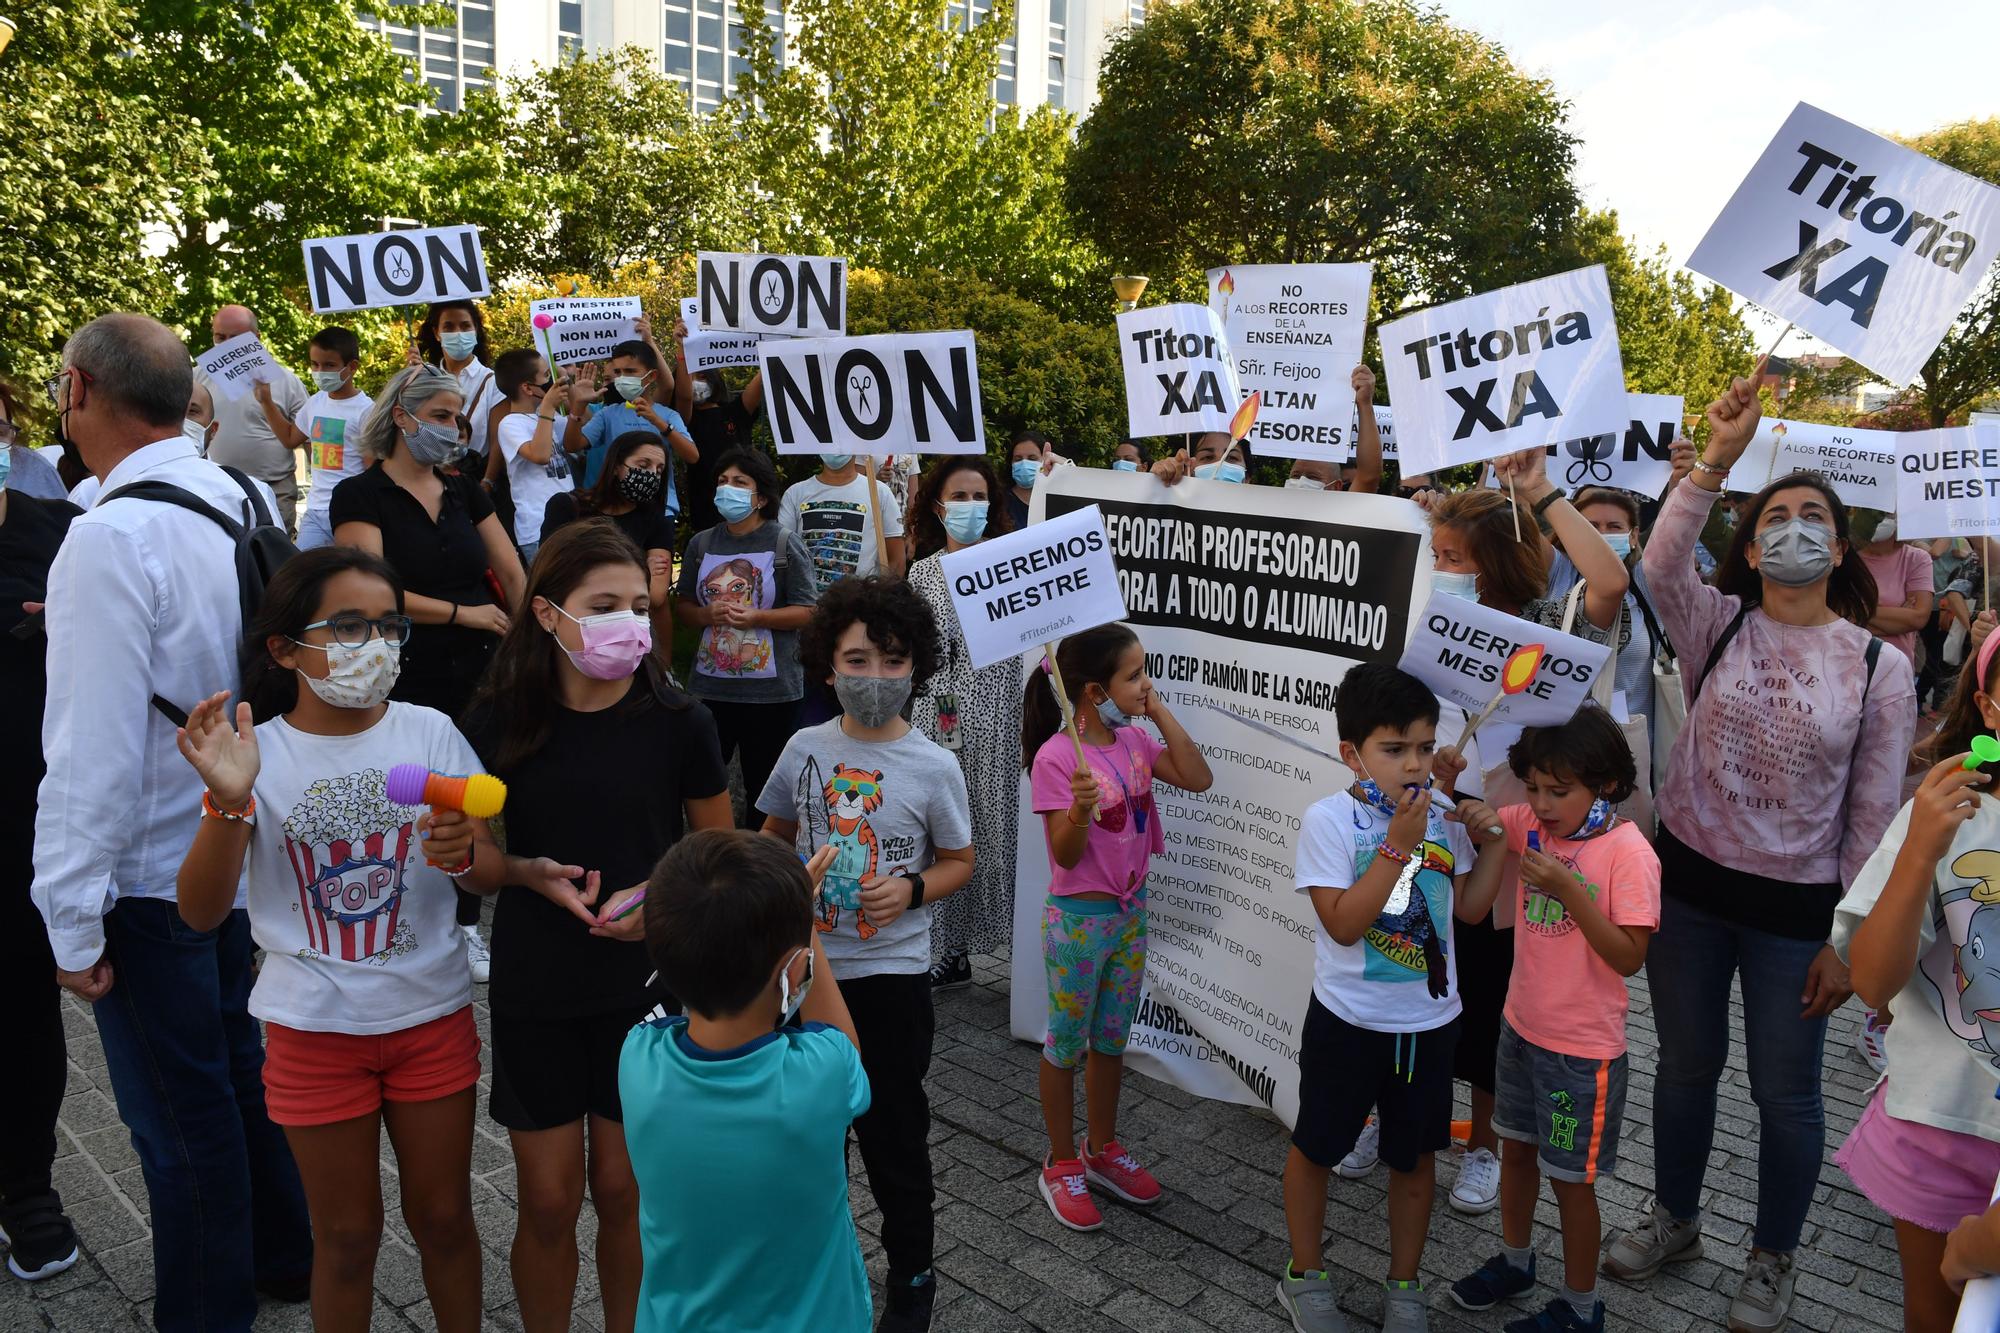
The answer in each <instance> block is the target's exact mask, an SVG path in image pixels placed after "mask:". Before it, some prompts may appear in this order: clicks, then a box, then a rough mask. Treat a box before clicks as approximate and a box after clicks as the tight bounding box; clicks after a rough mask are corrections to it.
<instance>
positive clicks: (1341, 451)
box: [1121, 264, 1374, 463]
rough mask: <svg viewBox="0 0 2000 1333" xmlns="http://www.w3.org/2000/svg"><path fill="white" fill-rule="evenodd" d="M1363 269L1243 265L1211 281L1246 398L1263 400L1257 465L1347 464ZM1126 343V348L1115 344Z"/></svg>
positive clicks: (1214, 306)
mask: <svg viewBox="0 0 2000 1333" xmlns="http://www.w3.org/2000/svg"><path fill="white" fill-rule="evenodd" d="M1373 274H1374V269H1373V267H1372V266H1371V265H1368V264H1239V265H1235V266H1233V267H1231V268H1212V269H1210V270H1209V271H1208V305H1209V308H1210V309H1211V310H1213V311H1215V313H1216V315H1217V316H1218V317H1219V318H1220V319H1221V320H1222V326H1223V328H1224V329H1226V330H1227V331H1228V333H1229V348H1230V350H1231V351H1232V352H1234V353H1235V354H1236V380H1237V384H1238V387H1239V388H1240V390H1241V391H1242V392H1243V393H1255V392H1260V391H1261V392H1262V393H1263V395H1264V396H1263V399H1262V405H1261V406H1260V408H1259V410H1258V412H1257V420H1256V423H1255V424H1254V425H1253V426H1252V427H1251V429H1250V434H1249V435H1248V436H1247V437H1246V443H1248V444H1249V446H1250V449H1251V452H1253V453H1255V454H1256V455H1258V456H1259V457H1264V456H1270V457H1275V458H1311V459H1318V460H1321V461H1323V462H1328V463H1343V462H1346V461H1347V459H1348V458H1349V457H1351V456H1352V455H1353V453H1354V446H1353V437H1352V436H1351V435H1349V434H1345V433H1344V432H1345V431H1346V430H1347V426H1346V425H1345V423H1343V422H1342V421H1341V419H1340V418H1341V417H1343V416H1351V415H1352V413H1351V412H1349V411H1347V410H1346V409H1348V408H1350V407H1351V405H1352V404H1353V402H1354V391H1353V389H1352V388H1350V387H1349V380H1350V377H1351V376H1352V375H1353V373H1354V367H1355V366H1357V365H1359V364H1360V363H1361V339H1362V336H1363V334H1365V333H1366V331H1367V324H1368V287H1369V283H1370V280H1371V278H1372V277H1373ZM1121 342H1122V339H1121Z"/></svg>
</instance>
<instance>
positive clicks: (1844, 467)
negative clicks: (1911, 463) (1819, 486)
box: [1729, 417, 1897, 511]
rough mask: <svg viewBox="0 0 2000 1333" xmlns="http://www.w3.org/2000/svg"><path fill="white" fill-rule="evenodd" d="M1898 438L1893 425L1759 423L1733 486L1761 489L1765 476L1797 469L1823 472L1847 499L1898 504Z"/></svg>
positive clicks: (1887, 506) (1861, 504) (1733, 472)
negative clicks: (1875, 427) (1889, 427)
mask: <svg viewBox="0 0 2000 1333" xmlns="http://www.w3.org/2000/svg"><path fill="white" fill-rule="evenodd" d="M1896 440H1897V432H1895V431H1891V430H1860V429H1857V428H1856V427H1853V426H1827V425H1823V424H1821V423H1820V422H1817V421H1778V420H1773V419H1771V418H1769V417H1766V418H1765V419H1764V420H1763V421H1761V422H1759V423H1758V424H1757V434H1756V435H1755V436H1754V437H1753V438H1752V439H1751V441H1750V444H1749V447H1748V448H1746V449H1745V450H1744V451H1743V456H1742V457H1741V458H1739V459H1737V460H1736V466H1735V467H1733V468H1731V469H1730V470H1729V489H1730V490H1732V491H1745V492H1749V491H1757V490H1761V489H1762V488H1763V487H1764V485H1765V483H1766V482H1770V481H1775V480H1776V479H1777V478H1779V477H1782V476H1785V475H1786V474H1787V473H1792V472H1819V473H1823V474H1825V476H1826V479H1827V481H1828V482H1830V483H1832V485H1833V493H1834V494H1835V495H1837V496H1839V497H1840V499H1841V502H1842V503H1843V504H1850V505H1854V506H1856V507H1858V508H1861V509H1882V510H1891V511H1893V510H1894V509H1895V508H1896Z"/></svg>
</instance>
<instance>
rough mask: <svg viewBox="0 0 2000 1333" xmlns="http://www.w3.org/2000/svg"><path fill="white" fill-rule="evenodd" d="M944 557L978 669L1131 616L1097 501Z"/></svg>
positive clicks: (967, 648)
mask: <svg viewBox="0 0 2000 1333" xmlns="http://www.w3.org/2000/svg"><path fill="white" fill-rule="evenodd" d="M939 564H940V566H941V567H942V571H943V573H944V581H945V586H946V587H947V588H949V589H950V590H951V604H952V609H953V610H954V611H956V612H957V613H958V623H959V627H960V628H961V629H962V630H963V631H964V633H965V655H966V656H967V657H969V658H971V659H972V666H973V669H974V670H975V671H976V670H981V669H983V668H985V667H989V666H991V665H993V663H995V662H999V661H1004V660H1005V659H1007V658H1009V657H1014V656H1017V655H1019V654H1021V653H1024V652H1032V651H1034V650H1035V649H1037V648H1040V647H1041V646H1042V645H1044V644H1049V643H1054V642H1055V641H1056V640H1057V639H1060V638H1064V637H1066V636H1067V635H1071V634H1080V633H1082V632H1083V631H1084V630H1087V629H1094V628H1096V627H1097V626H1099V625H1108V624H1110V623H1111V622H1112V621H1114V620H1123V619H1124V618H1125V603H1124V601H1123V600H1122V599H1121V598H1120V597H1119V595H1118V571H1117V569H1116V568H1115V567H1114V566H1113V565H1112V563H1111V546H1110V543H1109V542H1108V541H1107V540H1106V539H1105V536H1104V515H1102V514H1100V513H1098V512H1097V506H1095V505H1091V506H1088V507H1086V508H1083V509H1078V510H1076V511H1075V512H1073V513H1069V514H1065V515H1063V516H1062V517H1061V518H1052V519H1049V520H1048V521H1047V522H1044V523H1031V524H1029V525H1028V526H1027V527H1025V528H1023V529H1021V530H1020V531H1019V532H1010V533H1008V534H1006V535H1005V536H1002V537H995V538H993V539H992V540H991V541H983V542H979V543H976V544H975V545H972V546H968V547H966V548H965V549H964V550H962V551H954V552H952V553H951V554H949V555H947V556H945V557H944V558H943V559H942V560H941V561H939Z"/></svg>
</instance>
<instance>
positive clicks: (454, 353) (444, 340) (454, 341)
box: [438, 333, 479, 361]
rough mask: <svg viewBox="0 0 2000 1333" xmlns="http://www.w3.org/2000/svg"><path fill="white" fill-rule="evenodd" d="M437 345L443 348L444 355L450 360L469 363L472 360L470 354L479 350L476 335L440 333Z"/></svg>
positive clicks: (477, 336)
mask: <svg viewBox="0 0 2000 1333" xmlns="http://www.w3.org/2000/svg"><path fill="white" fill-rule="evenodd" d="M438 345H439V346H440V347H443V348H444V354H445V355H446V356H448V357H450V358H451V359H452V360H454V361H469V360H471V359H472V354H473V353H474V352H476V351H478V350H479V335H478V334H476V333H441V334H439V335H438Z"/></svg>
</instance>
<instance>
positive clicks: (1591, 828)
mask: <svg viewBox="0 0 2000 1333" xmlns="http://www.w3.org/2000/svg"><path fill="white" fill-rule="evenodd" d="M1610 823H1611V802H1609V801H1607V800H1605V799H1604V798H1603V797H1602V796H1600V797H1598V798H1597V799H1596V800H1594V801H1592V802H1591V803H1590V812H1589V813H1588V814H1586V815H1585V816H1584V817H1583V823H1582V824H1580V825H1579V826H1578V827H1577V830H1576V832H1574V833H1552V834H1551V836H1553V837H1559V838H1562V839H1563V840H1564V841H1566V842H1580V841H1582V840H1583V839H1585V838H1588V837H1590V836H1591V835H1592V834H1596V833H1602V832H1603V831H1604V829H1605V827H1606V826H1607V825H1608V824H1610Z"/></svg>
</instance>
